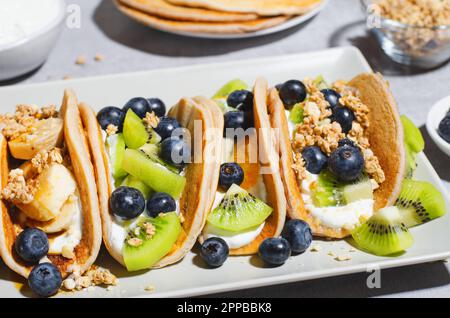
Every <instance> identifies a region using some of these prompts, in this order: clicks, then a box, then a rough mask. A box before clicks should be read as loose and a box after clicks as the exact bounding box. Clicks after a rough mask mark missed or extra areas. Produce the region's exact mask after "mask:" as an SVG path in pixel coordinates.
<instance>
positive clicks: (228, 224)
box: [207, 184, 273, 233]
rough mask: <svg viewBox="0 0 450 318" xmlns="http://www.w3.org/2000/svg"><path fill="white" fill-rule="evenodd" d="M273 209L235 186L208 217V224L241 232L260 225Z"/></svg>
mask: <svg viewBox="0 0 450 318" xmlns="http://www.w3.org/2000/svg"><path fill="white" fill-rule="evenodd" d="M272 211H273V209H272V208H271V207H270V206H268V205H267V204H265V203H264V202H263V201H261V200H260V199H258V198H255V197H254V196H253V195H252V194H250V193H248V192H247V191H245V190H244V189H242V188H241V187H239V186H238V185H236V184H233V185H232V186H231V187H230V188H229V189H228V191H227V193H226V194H225V196H224V197H223V199H222V201H221V202H220V204H219V205H218V206H217V207H216V208H215V209H214V210H213V211H211V213H209V215H208V218H207V220H208V223H210V224H211V225H213V226H214V227H216V228H219V229H222V230H225V231H229V232H234V233H237V232H242V231H245V230H248V229H250V228H253V227H256V226H259V225H261V224H262V223H263V222H264V221H265V220H266V219H267V218H268V217H269V215H270V214H271V213H272Z"/></svg>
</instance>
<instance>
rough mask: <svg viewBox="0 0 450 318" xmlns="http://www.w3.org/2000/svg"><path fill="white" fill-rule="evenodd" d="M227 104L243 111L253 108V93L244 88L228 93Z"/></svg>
mask: <svg viewBox="0 0 450 318" xmlns="http://www.w3.org/2000/svg"><path fill="white" fill-rule="evenodd" d="M227 104H228V106H230V107H233V108H236V109H238V110H243V111H252V110H253V93H252V92H250V91H247V90H245V89H242V90H237V91H234V92H232V93H231V94H230V95H228V98H227Z"/></svg>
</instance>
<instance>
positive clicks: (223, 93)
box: [213, 79, 248, 99]
mask: <svg viewBox="0 0 450 318" xmlns="http://www.w3.org/2000/svg"><path fill="white" fill-rule="evenodd" d="M247 88H248V86H247V84H246V83H245V82H243V81H241V80H240V79H235V80H232V81H229V82H228V83H226V84H225V85H224V86H222V87H221V88H220V89H219V90H218V91H217V93H216V94H214V96H213V98H214V99H219V98H226V97H227V96H228V95H230V94H231V93H232V92H234V91H237V90H243V89H247Z"/></svg>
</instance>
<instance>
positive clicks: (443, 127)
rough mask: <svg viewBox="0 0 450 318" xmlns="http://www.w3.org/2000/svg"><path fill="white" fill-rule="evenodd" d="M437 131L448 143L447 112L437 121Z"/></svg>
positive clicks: (448, 116)
mask: <svg viewBox="0 0 450 318" xmlns="http://www.w3.org/2000/svg"><path fill="white" fill-rule="evenodd" d="M438 133H439V136H441V137H442V139H444V140H445V141H446V142H448V143H450V115H448V114H447V116H446V117H444V119H442V120H441V122H440V123H439V128H438Z"/></svg>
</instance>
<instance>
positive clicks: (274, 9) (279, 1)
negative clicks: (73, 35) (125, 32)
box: [115, 0, 323, 34]
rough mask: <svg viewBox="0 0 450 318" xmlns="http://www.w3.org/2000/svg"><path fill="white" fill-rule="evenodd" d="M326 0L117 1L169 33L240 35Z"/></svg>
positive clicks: (133, 14)
mask: <svg viewBox="0 0 450 318" xmlns="http://www.w3.org/2000/svg"><path fill="white" fill-rule="evenodd" d="M322 1H323V0H115V3H116V5H117V7H118V8H119V9H120V11H122V12H123V13H125V14H126V15H128V16H129V17H131V18H133V19H135V20H137V21H138V22H141V23H143V24H145V25H148V26H151V27H153V28H156V29H160V30H165V31H169V32H190V33H213V34H237V33H250V32H256V31H259V30H263V29H267V28H271V27H274V26H276V25H279V24H282V23H285V22H286V21H288V20H290V19H292V18H294V17H296V16H299V15H304V14H306V13H308V12H310V11H312V10H314V9H315V8H316V7H318V6H319V5H320V4H321V2H322Z"/></svg>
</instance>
